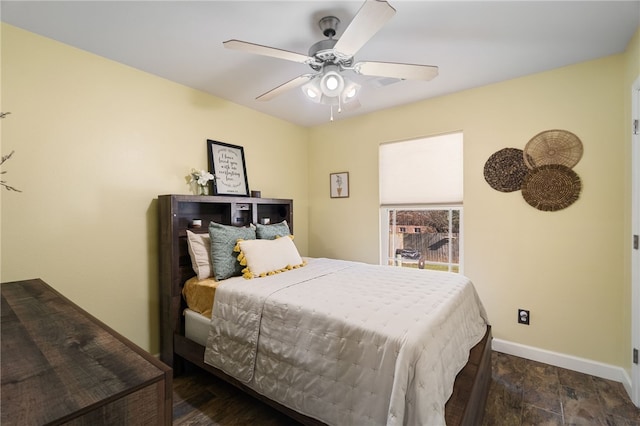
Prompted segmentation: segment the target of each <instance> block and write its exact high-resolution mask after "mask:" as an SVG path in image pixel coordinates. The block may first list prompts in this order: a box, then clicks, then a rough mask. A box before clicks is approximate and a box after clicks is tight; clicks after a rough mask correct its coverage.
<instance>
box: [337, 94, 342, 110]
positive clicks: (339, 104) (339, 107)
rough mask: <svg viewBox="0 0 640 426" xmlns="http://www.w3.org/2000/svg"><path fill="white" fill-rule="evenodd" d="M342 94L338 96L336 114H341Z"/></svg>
mask: <svg viewBox="0 0 640 426" xmlns="http://www.w3.org/2000/svg"><path fill="white" fill-rule="evenodd" d="M341 98H342V94H340V95H338V114H340V113H341V112H342V100H341Z"/></svg>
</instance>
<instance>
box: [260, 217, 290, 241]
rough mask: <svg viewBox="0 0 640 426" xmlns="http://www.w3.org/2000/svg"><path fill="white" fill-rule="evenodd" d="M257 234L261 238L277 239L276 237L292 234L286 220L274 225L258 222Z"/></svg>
mask: <svg viewBox="0 0 640 426" xmlns="http://www.w3.org/2000/svg"><path fill="white" fill-rule="evenodd" d="M256 235H257V236H258V239H259V240H275V239H276V237H284V236H287V235H291V231H290V230H289V225H288V224H287V221H286V220H283V221H282V222H280V223H274V224H272V225H262V224H260V223H258V224H256Z"/></svg>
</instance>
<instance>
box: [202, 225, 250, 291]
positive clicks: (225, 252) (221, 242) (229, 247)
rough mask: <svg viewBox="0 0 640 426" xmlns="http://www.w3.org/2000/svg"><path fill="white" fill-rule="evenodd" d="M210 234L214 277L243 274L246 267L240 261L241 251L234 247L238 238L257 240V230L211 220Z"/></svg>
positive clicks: (224, 277)
mask: <svg viewBox="0 0 640 426" xmlns="http://www.w3.org/2000/svg"><path fill="white" fill-rule="evenodd" d="M209 236H210V237H211V263H212V264H213V270H214V277H215V278H216V279H217V280H224V279H227V278H229V277H233V276H239V275H242V269H243V268H244V267H243V266H241V265H240V262H238V255H239V253H236V252H234V251H233V248H234V247H235V246H236V244H237V242H238V239H242V240H255V239H256V230H255V229H254V228H252V227H249V228H240V227H237V226H230V225H222V224H220V223H215V222H211V223H210V224H209Z"/></svg>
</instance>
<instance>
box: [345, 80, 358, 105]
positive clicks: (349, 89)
mask: <svg viewBox="0 0 640 426" xmlns="http://www.w3.org/2000/svg"><path fill="white" fill-rule="evenodd" d="M361 87H362V86H360V85H359V84H358V83H356V82H353V81H348V80H347V84H346V86H345V88H344V90H343V91H342V95H341V97H342V102H343V103H347V102H350V101H352V100H354V99H355V98H356V95H357V94H358V92H359V91H360V88H361Z"/></svg>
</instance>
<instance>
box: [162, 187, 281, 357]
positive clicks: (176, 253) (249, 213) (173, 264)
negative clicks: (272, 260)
mask: <svg viewBox="0 0 640 426" xmlns="http://www.w3.org/2000/svg"><path fill="white" fill-rule="evenodd" d="M158 213H159V224H160V328H161V336H160V348H161V351H160V352H161V353H160V355H161V358H162V361H164V362H165V363H166V364H168V365H169V366H173V364H174V359H173V356H174V351H173V345H174V334H184V322H183V321H184V319H183V317H182V311H183V309H184V308H186V305H185V303H184V301H183V299H182V286H183V285H184V282H185V281H186V280H187V279H189V278H191V277H193V276H194V275H195V274H194V272H193V270H192V268H191V259H190V257H189V251H188V248H187V230H190V231H192V232H195V233H203V234H204V233H208V232H209V224H210V223H211V222H217V223H222V224H224V225H235V226H247V225H249V224H250V223H264V222H262V221H264V219H267V220H268V222H269V223H278V222H282V221H283V220H286V221H287V223H288V224H289V228H290V229H291V232H293V200H288V199H277V198H253V197H225V196H202V195H160V196H158ZM194 219H199V220H201V226H200V227H199V228H196V227H192V221H193V220H194Z"/></svg>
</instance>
